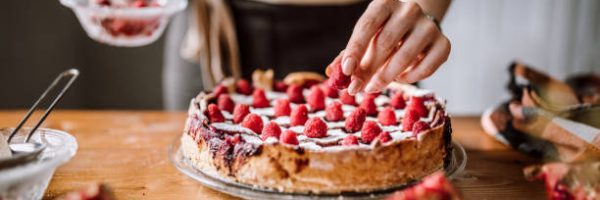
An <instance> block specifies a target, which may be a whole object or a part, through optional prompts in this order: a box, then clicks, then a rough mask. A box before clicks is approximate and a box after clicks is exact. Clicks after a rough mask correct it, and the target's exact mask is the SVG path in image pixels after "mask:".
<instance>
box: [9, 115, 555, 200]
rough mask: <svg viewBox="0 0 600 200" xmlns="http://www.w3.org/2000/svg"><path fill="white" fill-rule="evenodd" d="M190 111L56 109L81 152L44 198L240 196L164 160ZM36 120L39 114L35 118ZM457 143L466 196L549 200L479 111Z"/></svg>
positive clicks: (456, 121)
mask: <svg viewBox="0 0 600 200" xmlns="http://www.w3.org/2000/svg"><path fill="white" fill-rule="evenodd" d="M23 114H24V112H23V111H0V127H12V126H15V125H16V124H17V122H18V121H19V120H20V118H21V116H23ZM185 117H186V114H185V113H183V112H163V111H56V112H55V113H53V114H52V115H51V116H50V117H49V118H48V120H47V122H46V123H45V126H46V127H49V128H54V129H60V130H65V131H67V132H69V133H71V134H72V135H73V136H75V137H76V138H77V141H78V143H79V150H78V151H77V154H76V155H75V157H74V158H73V159H72V160H71V161H70V162H68V163H67V164H65V165H63V166H62V167H60V168H59V169H58V170H56V173H55V174H54V178H53V179H52V181H51V183H50V186H49V187H48V190H47V191H46V194H45V198H47V199H51V198H53V197H56V196H57V195H60V194H63V193H65V192H67V191H72V190H76V189H79V188H81V187H83V186H85V185H86V184H90V183H94V182H103V183H107V184H108V185H109V186H110V187H111V188H112V189H113V190H114V193H115V195H116V196H117V197H118V198H119V199H235V198H234V197H231V196H228V195H226V194H223V193H220V192H217V191H214V190H211V189H208V188H206V187H204V186H202V185H200V184H199V183H197V182H195V181H194V180H192V179H191V178H188V177H186V176H185V175H183V174H182V173H180V172H179V171H177V169H175V167H173V165H172V164H171V163H170V161H169V159H168V158H167V148H168V146H169V145H170V144H171V143H172V142H173V141H174V140H175V139H176V138H177V137H179V135H180V134H181V131H182V128H183V123H184V119H185ZM34 119H35V118H34ZM452 123H453V124H452V125H453V128H454V135H453V138H454V140H455V141H458V142H459V143H461V144H462V145H463V146H464V147H465V149H467V157H468V161H467V166H466V170H465V171H464V172H463V173H461V174H460V176H459V177H458V178H457V179H454V180H453V183H454V184H455V185H456V186H457V187H458V188H459V190H460V191H461V192H462V194H463V196H464V197H465V199H544V198H545V194H544V189H543V186H542V183H541V182H533V183H531V182H528V181H526V180H525V179H524V178H523V173H522V168H523V167H524V166H526V165H529V164H532V163H535V162H536V161H535V160H533V159H531V158H528V157H526V156H524V155H523V154H520V153H518V152H516V151H514V150H512V149H509V148H507V147H505V146H504V145H502V144H500V143H498V142H496V141H495V140H494V139H493V138H491V137H489V136H487V135H486V134H485V133H483V131H482V129H481V128H480V126H479V119H478V118H476V117H454V118H453V122H452Z"/></svg>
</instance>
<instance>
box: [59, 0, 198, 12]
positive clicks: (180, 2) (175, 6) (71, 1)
mask: <svg viewBox="0 0 600 200" xmlns="http://www.w3.org/2000/svg"><path fill="white" fill-rule="evenodd" d="M59 1H60V3H61V4H62V5H64V6H66V7H69V8H71V9H73V11H75V12H79V11H84V12H89V13H92V14H95V15H108V16H111V15H117V16H148V15H158V14H167V15H172V14H174V13H176V12H179V11H181V10H183V9H185V8H186V7H187V4H188V0H166V3H165V5H164V6H160V7H143V8H134V7H110V6H102V7H101V6H90V5H91V4H90V3H83V2H88V1H89V0H59Z"/></svg>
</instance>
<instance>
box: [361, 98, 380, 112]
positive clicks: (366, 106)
mask: <svg viewBox="0 0 600 200" xmlns="http://www.w3.org/2000/svg"><path fill="white" fill-rule="evenodd" d="M360 108H362V109H363V110H365V112H366V113H367V115H368V116H375V115H377V105H375V97H373V96H370V95H366V96H365V98H363V100H362V102H361V103H360Z"/></svg>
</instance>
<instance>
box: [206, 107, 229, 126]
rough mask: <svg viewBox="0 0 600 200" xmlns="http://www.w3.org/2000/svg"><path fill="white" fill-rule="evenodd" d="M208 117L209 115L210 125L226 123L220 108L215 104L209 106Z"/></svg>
mask: <svg viewBox="0 0 600 200" xmlns="http://www.w3.org/2000/svg"><path fill="white" fill-rule="evenodd" d="M207 115H208V119H209V120H210V123H215V122H224V121H225V117H224V116H223V113H221V110H219V107H218V106H217V105H215V104H214V103H211V104H210V105H208V109H207Z"/></svg>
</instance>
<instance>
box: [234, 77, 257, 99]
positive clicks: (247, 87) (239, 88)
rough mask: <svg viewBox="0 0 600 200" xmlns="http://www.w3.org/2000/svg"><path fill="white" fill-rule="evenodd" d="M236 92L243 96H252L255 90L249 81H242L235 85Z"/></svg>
mask: <svg viewBox="0 0 600 200" xmlns="http://www.w3.org/2000/svg"><path fill="white" fill-rule="evenodd" d="M235 86H236V87H235V91H236V92H237V93H240V94H243V95H250V94H252V90H253V89H254V88H252V85H251V84H250V82H248V80H246V79H240V80H238V81H237V82H236V83H235Z"/></svg>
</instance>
